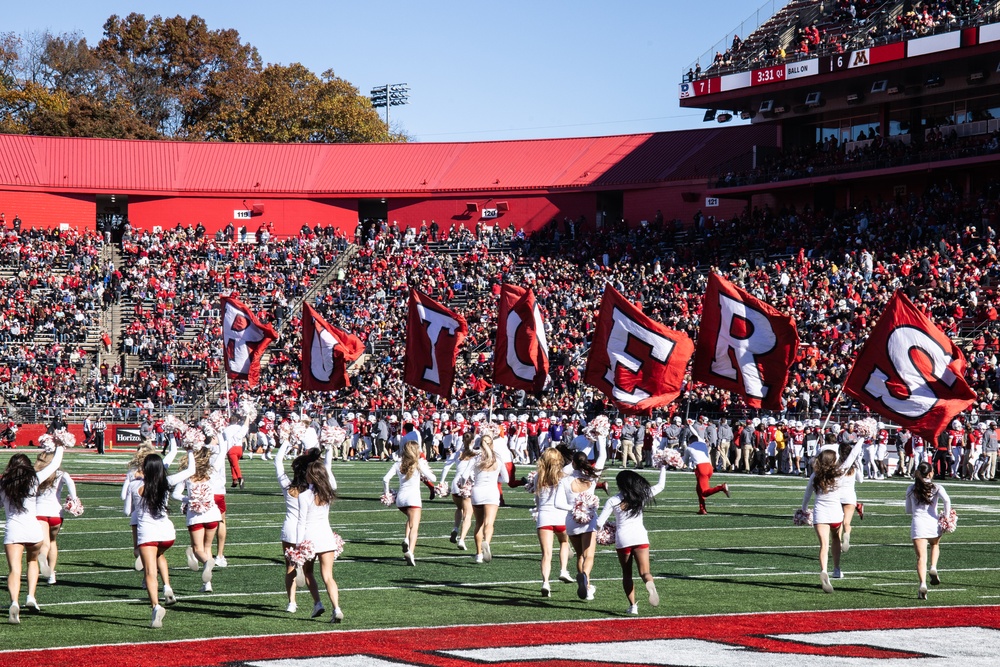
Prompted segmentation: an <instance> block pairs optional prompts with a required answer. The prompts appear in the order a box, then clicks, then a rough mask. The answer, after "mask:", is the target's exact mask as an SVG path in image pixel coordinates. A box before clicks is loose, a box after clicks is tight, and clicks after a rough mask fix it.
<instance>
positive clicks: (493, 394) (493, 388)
mask: <svg viewBox="0 0 1000 667" xmlns="http://www.w3.org/2000/svg"><path fill="white" fill-rule="evenodd" d="M496 395H497V392H496V385H495V384H494V385H490V416H489V418H488V421H493V399H494V398H495V397H496Z"/></svg>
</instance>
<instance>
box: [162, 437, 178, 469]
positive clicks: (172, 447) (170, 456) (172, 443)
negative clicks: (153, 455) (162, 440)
mask: <svg viewBox="0 0 1000 667" xmlns="http://www.w3.org/2000/svg"><path fill="white" fill-rule="evenodd" d="M175 458H177V438H170V440H169V444H168V445H167V453H166V454H165V455H164V456H163V467H164V468H169V467H170V464H171V463H173V462H174V459H175Z"/></svg>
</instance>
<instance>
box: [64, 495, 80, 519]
mask: <svg viewBox="0 0 1000 667" xmlns="http://www.w3.org/2000/svg"><path fill="white" fill-rule="evenodd" d="M63 509H64V510H66V511H67V512H69V513H70V514H72V515H73V516H80V515H81V514H83V503H82V502H80V499H79V498H72V497H71V498H69V499H67V500H66V504H65V505H63Z"/></svg>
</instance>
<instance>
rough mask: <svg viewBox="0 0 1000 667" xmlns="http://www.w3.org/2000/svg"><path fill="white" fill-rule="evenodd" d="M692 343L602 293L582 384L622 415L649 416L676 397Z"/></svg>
mask: <svg viewBox="0 0 1000 667" xmlns="http://www.w3.org/2000/svg"><path fill="white" fill-rule="evenodd" d="M693 352H694V343H692V342H691V339H690V338H688V337H687V334H685V333H683V332H681V331H674V330H673V329H668V328H667V327H665V326H663V325H662V324H660V323H659V322H656V321H654V320H652V319H650V318H649V317H646V316H645V315H644V314H643V313H642V311H641V310H640V309H639V308H638V307H637V306H635V305H634V304H632V303H630V302H629V301H628V299H626V298H625V297H624V296H622V295H621V294H620V293H619V292H618V291H617V290H615V289H614V288H613V287H611V286H610V285H609V286H607V287H605V288H604V297H603V298H602V299H601V310H600V313H599V315H598V320H597V330H596V331H595V332H594V339H593V342H591V344H590V355H589V356H588V357H587V370H586V372H585V373H584V377H583V379H584V381H585V382H586V383H587V384H589V385H590V386H592V387H596V388H597V389H600V390H601V391H602V392H603V393H604V394H605V395H606V396H607V397H608V398H609V399H611V402H612V403H614V405H615V407H617V408H618V409H619V410H621V411H622V412H625V413H628V414H650V413H652V411H653V408H657V407H660V406H663V405H667V404H669V403H670V402H671V401H673V400H674V399H675V398H677V396H678V395H679V394H680V391H681V386H682V385H683V383H684V374H685V373H686V372H687V364H688V361H689V360H690V359H691V354H692V353H693Z"/></svg>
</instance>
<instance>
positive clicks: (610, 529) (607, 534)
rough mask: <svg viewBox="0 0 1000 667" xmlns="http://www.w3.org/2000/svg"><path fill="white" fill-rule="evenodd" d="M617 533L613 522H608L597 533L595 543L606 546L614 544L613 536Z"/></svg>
mask: <svg viewBox="0 0 1000 667" xmlns="http://www.w3.org/2000/svg"><path fill="white" fill-rule="evenodd" d="M617 533H618V526H617V525H616V524H615V523H614V522H613V521H609V522H608V523H606V524H604V528H601V529H600V530H599V531H597V543H598V544H601V545H604V546H608V545H610V544H614V543H615V535H616V534H617Z"/></svg>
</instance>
